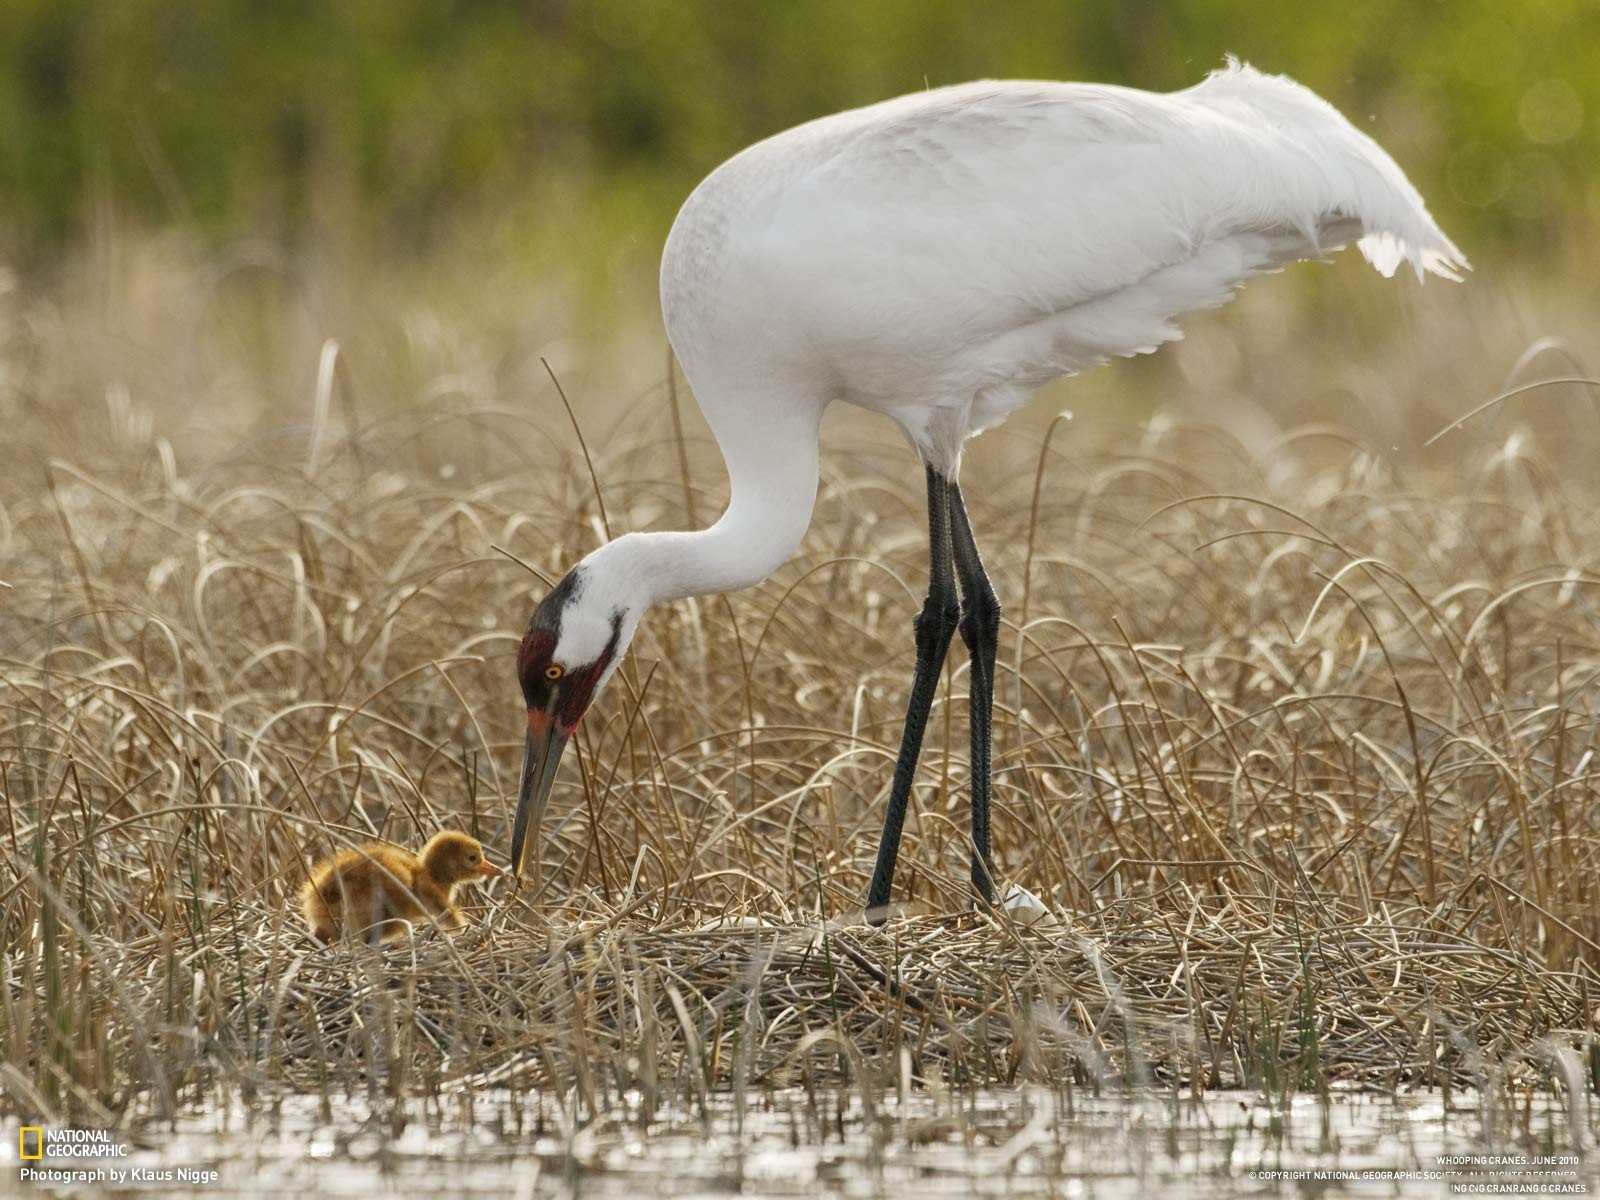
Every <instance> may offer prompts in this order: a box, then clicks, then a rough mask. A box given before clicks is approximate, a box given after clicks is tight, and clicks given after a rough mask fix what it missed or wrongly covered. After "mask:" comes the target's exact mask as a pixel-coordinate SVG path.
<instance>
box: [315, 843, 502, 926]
mask: <svg viewBox="0 0 1600 1200" xmlns="http://www.w3.org/2000/svg"><path fill="white" fill-rule="evenodd" d="M499 874H500V869H499V868H498V867H496V866H494V865H493V864H492V863H490V862H489V861H488V859H486V858H485V857H484V854H483V847H482V846H480V845H479V844H478V843H477V841H475V840H474V839H473V838H470V837H468V836H467V835H466V834H464V833H454V832H446V833H440V834H436V835H435V836H434V837H433V838H432V839H431V840H430V841H429V842H428V844H427V845H426V846H424V847H423V848H422V853H421V854H420V855H416V854H412V853H411V852H410V851H409V850H405V849H402V848H401V847H399V846H393V845H390V844H389V843H387V842H368V843H367V844H366V845H364V846H360V847H357V848H354V849H350V850H341V851H340V852H339V853H338V854H335V855H334V856H333V857H332V858H329V859H324V860H323V861H322V862H319V863H318V864H317V865H316V866H315V867H313V868H312V870H311V878H310V879H308V880H307V881H306V883H305V884H304V886H302V887H301V889H300V912H301V914H302V915H303V916H304V917H305V921H306V924H307V925H308V926H310V928H311V933H312V935H313V936H314V937H316V938H317V939H318V940H319V941H324V942H327V941H332V940H333V939H334V938H335V937H336V936H338V935H339V934H340V933H357V934H362V935H363V936H365V937H367V938H368V939H370V940H371V941H373V942H379V941H388V940H390V939H393V938H397V937H402V936H404V935H405V933H406V932H407V930H409V929H411V928H412V927H413V926H416V925H418V924H421V923H423V922H425V921H432V922H433V923H435V924H437V925H438V926H439V927H440V928H442V929H461V928H463V927H464V926H465V925H466V919H465V918H464V917H463V916H462V915H461V910H460V909H459V908H457V907H456V903H455V889H456V887H457V886H458V885H459V884H461V883H464V882H466V881H467V880H469V879H472V878H474V877H476V876H483V877H485V878H492V877H494V876H496V875H499Z"/></svg>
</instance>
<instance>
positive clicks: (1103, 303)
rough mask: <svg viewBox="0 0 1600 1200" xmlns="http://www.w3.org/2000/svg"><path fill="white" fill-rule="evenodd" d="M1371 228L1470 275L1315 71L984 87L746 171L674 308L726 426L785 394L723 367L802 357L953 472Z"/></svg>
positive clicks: (705, 219)
mask: <svg viewBox="0 0 1600 1200" xmlns="http://www.w3.org/2000/svg"><path fill="white" fill-rule="evenodd" d="M1352 238H1359V239H1360V247H1361V250H1362V252H1363V253H1364V254H1365V255H1366V256H1367V258H1368V259H1369V260H1370V261H1371V262H1372V263H1373V265H1374V266H1375V267H1377V269H1378V270H1380V271H1382V272H1383V273H1384V274H1385V275H1388V274H1391V273H1392V272H1393V271H1394V269H1395V267H1396V266H1397V265H1398V264H1399V262H1400V261H1402V260H1405V261H1409V262H1410V263H1411V264H1412V265H1413V266H1414V267H1415V268H1416V270H1417V272H1418V274H1419V275H1420V274H1421V273H1422V272H1424V271H1431V272H1433V273H1435V274H1440V275H1444V276H1447V277H1449V278H1457V275H1456V270H1457V268H1459V267H1462V266H1464V265H1465V262H1464V260H1463V258H1462V255H1461V253H1460V252H1459V251H1458V250H1457V249H1456V248H1455V246H1453V245H1452V244H1451V243H1450V241H1449V239H1448V238H1446V237H1445V236H1444V234H1443V233H1442V232H1441V231H1440V230H1439V227H1438V226H1437V225H1436V224H1435V223H1434V222H1433V219H1432V218H1431V217H1430V216H1429V215H1428V211H1427V209H1426V208H1425V207H1424V206H1423V203H1422V199H1421V197H1420V196H1418V195H1417V192H1416V189H1415V188H1413V187H1412V186H1411V184H1410V183H1409V182H1408V181H1407V180H1406V178H1405V176H1404V175H1403V174H1402V173H1401V171H1400V169H1399V168H1398V167H1397V166H1396V165H1395V164H1394V161H1393V160H1392V159H1391V158H1390V157H1389V156H1388V155H1387V154H1385V153H1384V152H1383V150H1382V149H1381V148H1380V147H1379V146H1378V145H1377V143H1376V142H1374V141H1373V140H1372V139H1371V138H1369V137H1367V136H1366V135H1365V134H1363V133H1360V132H1359V131H1358V130H1356V129H1355V128H1354V127H1353V126H1351V125H1350V123H1349V122H1348V121H1346V120H1345V119H1344V118H1343V117H1342V116H1340V115H1339V114H1338V113H1337V112H1336V111H1335V110H1334V109H1333V108H1332V107H1331V106H1330V105H1328V104H1327V103H1326V102H1324V101H1323V100H1321V99H1320V98H1318V97H1317V96H1316V95H1314V94H1313V93H1312V92H1310V91H1309V90H1307V89H1306V88H1303V87H1301V86H1300V85H1299V84H1297V83H1294V82H1293V81H1292V80H1289V79H1286V78H1283V77H1281V76H1268V75H1262V74H1260V73H1259V72H1257V71H1254V70H1252V69H1251V68H1249V67H1246V66H1242V65H1238V64H1232V65H1230V66H1229V67H1228V68H1227V69H1226V70H1222V71H1218V72H1216V73H1214V74H1213V75H1212V76H1211V77H1210V78H1208V79H1207V80H1206V81H1205V82H1203V83H1201V84H1199V85H1198V86H1196V87H1192V88H1189V89H1187V90H1186V91H1182V92H1176V93H1173V94H1171V95H1157V94H1153V93H1150V92H1142V91H1136V90H1133V89H1130V88H1121V87H1109V86H1103V85H1094V84H1070V83H1020V82H1003V83H997V82H986V83H970V84H964V85H961V86H958V87H948V88H939V89H936V90H933V91H929V92H924V93H919V94H916V95H911V96H903V97H900V98H899V99H896V100H890V101H887V102H885V103H882V104H876V105H872V106H871V107H868V108H862V109H856V110H854V111H851V112H846V113H840V114H838V115H836V116H831V117H825V118H823V119H821V120H818V121H812V122H810V123H809V124H806V125H801V126H799V127H797V128H795V129H791V130H788V131H787V132H785V133H781V134H778V135H777V136H776V137H773V138H769V139H768V140H766V141H764V142H761V143H758V144H757V145H755V146H752V147H750V148H749V149H748V150H746V151H744V152H743V153H742V154H739V155H737V156H735V157H734V158H732V159H730V160H729V161H728V162H727V163H725V164H723V166H721V167H719V168H718V169H717V170H716V171H714V172H713V173H712V174H711V175H710V176H709V177H708V178H707V179H706V180H705V181H704V182H703V183H702V184H701V185H700V187H699V188H698V189H696V191H695V193H694V194H693V195H692V196H691V197H690V199H689V201H688V203H686V204H685V205H684V207H683V211H682V212H681V213H680V214H679V216H678V220H677V223H676V224H675V225H674V226H673V230H672V233H671V235H670V236H669V238H668V239H667V246H666V252H665V254H664V255H663V257H662V264H661V298H662V309H663V312H664V314H665V317H666V321H667V328H668V332H669V334H670V336H671V338H672V342H673V345H674V346H675V347H676V349H677V352H678V354H679V356H680V358H681V360H682V362H683V364H684V369H685V372H686V373H687V375H688V376H689V378H690V380H691V381H692V382H694V383H695V385H696V394H697V396H698V397H699V399H700V402H701V405H702V407H705V408H706V409H707V415H708V416H711V417H712V419H713V421H714V422H715V421H716V420H718V419H727V420H729V421H732V420H735V419H736V418H734V417H733V416H732V414H729V415H728V416H727V417H726V418H723V415H722V412H721V409H722V408H723V406H724V405H727V406H730V407H733V406H748V407H752V408H759V407H761V404H760V401H759V400H758V399H756V398H755V397H753V396H752V395H751V394H750V393H749V392H748V391H744V392H742V393H741V394H740V395H739V396H737V397H735V396H732V395H729V396H726V397H724V395H723V394H722V392H723V388H722V387H721V386H719V385H720V380H721V378H722V377H723V376H725V375H728V374H730V373H735V372H738V371H740V370H743V371H744V372H747V373H753V374H761V373H763V372H768V371H771V370H772V369H774V368H775V367H779V368H782V369H783V370H784V371H785V372H788V371H792V372H794V373H795V374H796V375H797V376H799V377H801V379H797V382H803V387H804V392H805V394H806V396H807V397H808V398H809V399H810V401H811V402H812V403H819V402H820V403H826V401H827V400H828V399H833V398H835V397H837V398H840V399H844V400H847V401H849V402H851V403H853V404H858V405H860V406H862V407H865V408H869V409H874V410H876V411H879V412H883V413H886V414H888V415H889V416H891V417H893V418H894V419H895V420H896V421H897V422H898V423H899V424H900V425H901V427H902V428H903V429H904V431H905V433H906V435H907V437H908V438H909V439H910V440H911V442H912V444H913V445H914V446H915V447H916V448H917V450H918V451H919V452H920V453H921V454H922V456H923V457H924V458H925V459H926V460H927V461H929V462H930V463H932V464H933V465H934V466H935V467H937V468H939V469H941V470H942V471H945V472H946V473H950V472H953V471H954V469H955V466H956V460H957V457H958V456H959V453H960V448H961V443H962V441H963V440H964V439H965V438H966V437H968V436H970V435H971V434H973V433H977V432H979V431H981V430H983V429H985V428H987V427H989V426H991V425H993V424H995V423H997V422H998V421H1001V420H1003V419H1004V418H1005V416H1006V415H1007V414H1009V413H1010V412H1011V411H1012V410H1013V409H1015V408H1016V407H1017V406H1018V405H1019V404H1021V403H1022V402H1023V401H1024V400H1026V398H1027V397H1028V396H1029V395H1030V394H1031V393H1032V391H1033V390H1034V389H1035V388H1036V387H1037V386H1038V385H1039V384H1041V383H1043V382H1045V381H1046V380H1048V379H1052V378H1054V377H1056V376H1059V375H1064V374H1069V373H1071V372H1074V371H1078V370H1082V369H1083V368H1085V367H1088V366H1092V365H1094V364H1097V363H1100V362H1104V361H1105V360H1106V359H1108V358H1111V357H1114V356H1118V355H1132V354H1141V353H1148V352H1150V351H1152V350H1154V349H1156V348H1157V347H1158V346H1159V345H1160V344H1161V343H1163V342H1165V341H1170V340H1171V339H1173V338H1175V337H1178V336H1179V333H1178V329H1177V326H1176V324H1175V323H1174V322H1175V318H1177V317H1178V316H1180V315H1181V314H1182V313H1184V312H1187V311H1190V310H1192V309H1197V308H1209V307H1213V306H1215V305H1218V304H1221V303H1223V302H1224V301H1225V300H1227V299H1228V297H1229V296H1230V295H1231V293H1232V290H1233V289H1234V288H1235V287H1236V286H1237V285H1239V284H1240V283H1243V282H1244V281H1245V280H1247V279H1249V278H1250V277H1251V276H1253V275H1258V274H1260V273H1262V272H1264V271H1271V270H1275V269H1276V268H1278V267H1280V266H1282V265H1283V264H1284V263H1287V262H1290V261H1292V260H1295V259H1299V258H1307V257H1316V256H1320V255H1322V254H1325V253H1327V252H1329V251H1331V250H1334V249H1336V248H1338V247H1339V246H1340V245H1341V244H1343V243H1345V242H1347V241H1349V240H1351V239H1352ZM702 376H705V377H706V383H707V386H706V387H704V388H702V387H701V386H700V383H701V377H702ZM744 382H746V383H749V382H750V381H749V380H748V379H747V380H745V381H744ZM799 402H801V403H803V402H804V401H799ZM712 409H716V410H718V411H717V412H716V414H715V415H713V413H712V411H711V410H712ZM718 432H719V435H720V430H719V431H718Z"/></svg>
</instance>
